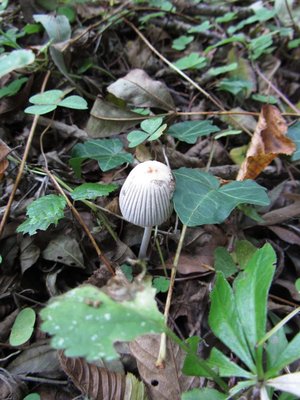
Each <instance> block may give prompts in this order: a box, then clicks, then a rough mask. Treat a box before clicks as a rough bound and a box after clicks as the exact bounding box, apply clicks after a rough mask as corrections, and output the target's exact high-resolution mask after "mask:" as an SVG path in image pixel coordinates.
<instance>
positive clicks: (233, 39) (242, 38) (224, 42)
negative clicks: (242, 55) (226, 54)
mask: <svg viewBox="0 0 300 400" xmlns="http://www.w3.org/2000/svg"><path fill="white" fill-rule="evenodd" d="M235 42H237V43H244V42H245V36H244V35H243V34H239V35H235V36H231V37H230V38H226V39H222V40H220V41H219V42H217V43H215V44H213V45H212V46H208V47H206V49H205V51H204V52H205V53H206V54H207V53H209V52H210V51H211V50H213V49H215V48H216V47H221V46H225V45H227V44H230V43H235Z"/></svg>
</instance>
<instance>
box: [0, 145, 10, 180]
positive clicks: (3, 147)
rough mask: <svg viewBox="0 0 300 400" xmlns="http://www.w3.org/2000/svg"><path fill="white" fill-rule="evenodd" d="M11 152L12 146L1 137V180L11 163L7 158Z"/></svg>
mask: <svg viewBox="0 0 300 400" xmlns="http://www.w3.org/2000/svg"><path fill="white" fill-rule="evenodd" d="M9 153H10V148H9V147H8V146H7V145H6V144H5V143H4V142H3V140H1V139H0V181H1V180H2V179H3V175H4V172H5V171H6V169H7V167H8V165H9V162H8V160H7V158H6V157H7V155H8V154H9Z"/></svg>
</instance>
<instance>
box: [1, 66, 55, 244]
mask: <svg viewBox="0 0 300 400" xmlns="http://www.w3.org/2000/svg"><path fill="white" fill-rule="evenodd" d="M50 74H51V71H48V72H47V74H46V76H45V78H44V80H43V83H42V87H41V93H42V92H44V90H45V87H46V85H47V82H48V79H49V77H50ZM38 119H39V116H38V115H35V116H34V119H33V122H32V125H31V129H30V132H29V135H28V138H27V142H26V146H25V150H24V154H23V157H22V160H21V163H20V166H19V170H18V174H17V177H16V180H15V183H14V186H13V189H12V192H11V194H10V196H9V199H8V203H7V205H6V208H5V211H4V214H3V218H2V220H1V223H0V237H1V236H2V233H3V230H4V226H5V224H6V221H7V219H8V217H9V214H10V209H11V206H12V203H13V201H14V197H15V194H16V192H17V189H18V187H19V183H20V181H21V178H22V175H23V172H24V168H25V164H26V161H27V158H28V154H29V150H30V146H31V143H32V139H33V136H34V133H35V130H36V127H37V124H38Z"/></svg>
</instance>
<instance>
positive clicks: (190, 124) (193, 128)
mask: <svg viewBox="0 0 300 400" xmlns="http://www.w3.org/2000/svg"><path fill="white" fill-rule="evenodd" d="M219 130H220V129H219V128H218V127H217V126H216V125H213V124H212V122H211V121H185V122H179V123H178V124H174V125H172V126H170V128H169V129H168V131H167V133H168V134H169V135H171V136H173V137H175V138H176V139H178V140H180V141H182V142H186V143H189V144H194V143H196V141H197V139H198V138H199V137H202V136H207V135H209V134H211V133H214V132H219Z"/></svg>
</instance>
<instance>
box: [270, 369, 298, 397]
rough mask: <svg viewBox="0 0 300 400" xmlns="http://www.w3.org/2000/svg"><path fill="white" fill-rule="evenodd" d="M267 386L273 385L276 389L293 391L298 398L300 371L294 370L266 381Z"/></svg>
mask: <svg viewBox="0 0 300 400" xmlns="http://www.w3.org/2000/svg"><path fill="white" fill-rule="evenodd" d="M266 385H267V386H271V387H272V388H274V389H276V390H281V391H283V392H288V393H292V394H294V395H296V396H298V398H299V397H300V372H294V373H290V374H286V375H281V376H277V377H276V378H273V379H269V380H268V381H267V382H266Z"/></svg>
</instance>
